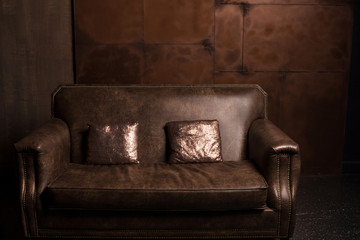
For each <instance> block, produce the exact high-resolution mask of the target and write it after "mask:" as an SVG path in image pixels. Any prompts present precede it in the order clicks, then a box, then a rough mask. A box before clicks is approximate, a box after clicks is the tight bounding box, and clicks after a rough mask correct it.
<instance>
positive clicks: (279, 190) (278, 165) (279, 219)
mask: <svg viewBox="0 0 360 240" xmlns="http://www.w3.org/2000/svg"><path fill="white" fill-rule="evenodd" d="M276 157H277V177H278V187H277V190H278V201H279V206H278V207H279V209H278V235H279V236H280V225H281V188H280V187H281V186H280V157H279V154H277V155H276Z"/></svg>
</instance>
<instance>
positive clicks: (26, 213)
mask: <svg viewBox="0 0 360 240" xmlns="http://www.w3.org/2000/svg"><path fill="white" fill-rule="evenodd" d="M15 149H16V151H17V155H18V160H19V170H20V201H21V203H22V217H23V226H24V228H25V229H24V230H25V231H24V232H25V235H26V236H28V235H30V234H31V235H36V234H37V216H36V214H37V212H38V211H42V209H41V207H42V205H41V202H40V198H39V197H40V196H41V194H42V192H43V190H44V189H45V188H46V186H47V185H48V184H49V183H51V182H52V181H53V180H54V179H55V178H56V177H57V176H59V175H60V174H61V173H62V172H63V171H64V170H65V169H66V167H67V164H68V163H69V162H70V133H69V129H68V127H67V125H66V123H65V122H64V121H62V120H60V119H56V118H53V119H51V120H50V121H48V122H47V123H46V124H45V125H43V126H42V127H40V128H38V129H36V130H35V131H33V132H31V133H30V134H29V135H27V136H26V137H24V138H23V139H21V140H20V141H18V142H17V143H16V144H15Z"/></svg>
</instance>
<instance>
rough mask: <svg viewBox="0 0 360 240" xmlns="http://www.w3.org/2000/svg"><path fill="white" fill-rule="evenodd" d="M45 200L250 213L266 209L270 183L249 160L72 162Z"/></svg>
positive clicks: (67, 205) (60, 205)
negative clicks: (250, 210) (104, 164)
mask: <svg viewBox="0 0 360 240" xmlns="http://www.w3.org/2000/svg"><path fill="white" fill-rule="evenodd" d="M46 196H47V204H48V205H49V208H51V209H93V210H126V211H131V210H134V211H139V210H146V211H149V210H152V211H154V210H160V211H165V210H172V211H186V210H188V211H189V210H196V211H200V210H207V211H219V210H244V209H246V210H248V209H257V208H259V209H260V208H264V207H265V206H266V197H267V183H266V182H265V180H264V178H263V177H262V176H261V175H260V174H259V172H258V171H257V170H256V168H255V167H254V165H253V164H252V163H251V162H249V161H242V162H224V163H201V164H167V163H157V164H139V165H126V166H89V165H83V164H71V165H70V167H69V168H68V169H67V171H66V172H65V173H64V174H62V175H61V176H59V177H58V178H57V179H56V181H55V182H53V183H52V184H50V185H49V187H48V188H47V194H46Z"/></svg>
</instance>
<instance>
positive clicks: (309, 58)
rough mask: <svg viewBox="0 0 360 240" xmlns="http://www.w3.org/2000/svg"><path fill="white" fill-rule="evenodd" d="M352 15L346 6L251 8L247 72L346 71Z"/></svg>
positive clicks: (247, 32)
mask: <svg viewBox="0 0 360 240" xmlns="http://www.w3.org/2000/svg"><path fill="white" fill-rule="evenodd" d="M351 13H352V10H351V8H350V7H346V6H311V5H292V6H286V5H256V6H251V7H250V8H249V11H248V15H247V16H246V19H245V23H244V25H245V40H244V41H245V43H244V45H245V46H244V64H245V65H246V66H247V68H248V69H249V71H279V70H282V71H347V70H348V68H349V66H350V65H349V64H350V54H351V33H352V25H351V22H352V14H351Z"/></svg>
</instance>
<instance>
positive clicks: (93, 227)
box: [39, 208, 277, 239]
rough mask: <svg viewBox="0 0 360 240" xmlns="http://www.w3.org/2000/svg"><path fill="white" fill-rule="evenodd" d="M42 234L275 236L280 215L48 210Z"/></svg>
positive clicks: (237, 212)
mask: <svg viewBox="0 0 360 240" xmlns="http://www.w3.org/2000/svg"><path fill="white" fill-rule="evenodd" d="M39 226H40V230H39V233H40V235H48V236H49V235H52V236H56V235H62V236H63V235H68V236H102V237H104V236H113V237H114V236H116V237H119V238H121V237H140V236H143V237H145V238H146V237H147V238H153V239H154V238H156V237H159V236H162V237H167V238H168V237H180V236H182V237H187V238H191V236H193V237H195V236H199V237H202V238H204V237H205V236H206V239H208V238H219V236H223V237H225V238H226V237H227V236H238V237H245V236H276V234H277V213H276V212H275V211H274V210H272V209H270V208H266V209H264V210H262V211H259V210H253V211H176V212H174V211H156V212H151V211H136V212H127V211H104V212H101V214H99V212H94V211H48V212H47V213H46V214H45V215H44V216H43V217H42V219H41V220H40V221H39Z"/></svg>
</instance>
